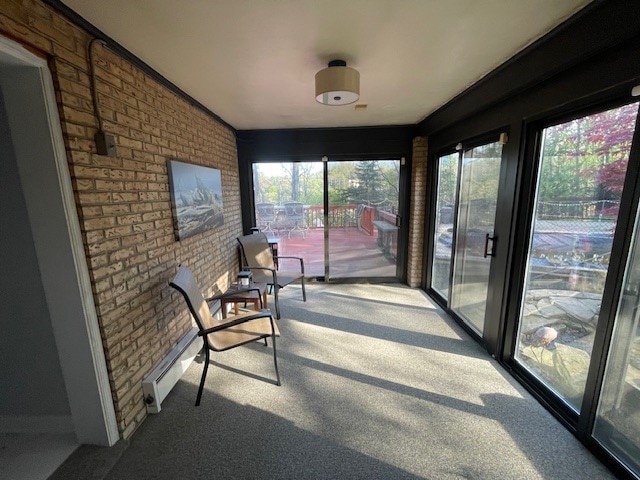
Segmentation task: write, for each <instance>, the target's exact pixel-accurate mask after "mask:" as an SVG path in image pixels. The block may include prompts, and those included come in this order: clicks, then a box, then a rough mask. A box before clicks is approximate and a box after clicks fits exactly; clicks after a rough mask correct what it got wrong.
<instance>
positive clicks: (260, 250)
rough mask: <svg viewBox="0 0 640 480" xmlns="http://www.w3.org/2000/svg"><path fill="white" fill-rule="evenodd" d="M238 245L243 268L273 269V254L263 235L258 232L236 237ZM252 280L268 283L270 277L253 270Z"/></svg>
mask: <svg viewBox="0 0 640 480" xmlns="http://www.w3.org/2000/svg"><path fill="white" fill-rule="evenodd" d="M238 243H239V244H240V247H241V249H242V262H243V265H244V266H248V267H267V268H275V263H274V261H273V252H272V250H271V246H270V245H269V241H268V240H267V236H266V235H265V234H264V233H262V232H258V233H254V234H252V235H245V236H243V237H238ZM253 279H254V280H255V281H256V282H258V283H268V282H269V281H270V280H272V277H271V275H267V274H265V273H263V272H262V271H260V270H254V271H253Z"/></svg>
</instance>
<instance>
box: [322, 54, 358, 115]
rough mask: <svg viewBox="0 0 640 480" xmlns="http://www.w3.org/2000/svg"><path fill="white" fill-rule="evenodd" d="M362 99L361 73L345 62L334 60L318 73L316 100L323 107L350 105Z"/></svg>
mask: <svg viewBox="0 0 640 480" xmlns="http://www.w3.org/2000/svg"><path fill="white" fill-rule="evenodd" d="M359 98H360V72H358V71H357V70H355V69H353V68H350V67H347V64H346V62H345V61H343V60H332V61H331V62H329V66H328V67H327V68H324V69H322V70H320V71H319V72H318V73H316V100H317V101H318V102H320V103H322V104H323V105H349V104H350V103H354V102H357V101H358V99H359Z"/></svg>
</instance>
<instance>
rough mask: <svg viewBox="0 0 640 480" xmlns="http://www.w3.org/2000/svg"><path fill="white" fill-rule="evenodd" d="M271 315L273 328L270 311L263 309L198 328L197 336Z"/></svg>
mask: <svg viewBox="0 0 640 480" xmlns="http://www.w3.org/2000/svg"><path fill="white" fill-rule="evenodd" d="M266 317H271V328H272V329H273V316H272V315H271V312H268V311H264V312H259V313H255V314H253V315H247V316H242V318H236V319H235V320H231V321H229V322H225V323H221V324H220V325H216V326H215V327H211V328H207V329H205V330H200V331H199V332H198V336H199V337H203V336H205V335H209V334H210V333H214V332H219V331H220V330H225V329H227V328H229V327H235V326H236V325H242V324H243V323H246V322H248V321H250V320H256V319H257V318H266Z"/></svg>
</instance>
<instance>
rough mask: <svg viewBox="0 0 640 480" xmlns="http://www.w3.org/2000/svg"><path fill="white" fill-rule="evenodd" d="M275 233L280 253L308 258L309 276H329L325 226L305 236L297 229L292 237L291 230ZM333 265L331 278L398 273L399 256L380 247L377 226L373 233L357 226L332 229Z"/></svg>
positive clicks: (313, 229)
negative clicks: (326, 263)
mask: <svg viewBox="0 0 640 480" xmlns="http://www.w3.org/2000/svg"><path fill="white" fill-rule="evenodd" d="M274 236H276V238H278V255H281V256H287V255H291V256H296V257H302V258H303V259H304V266H305V276H307V277H320V276H324V275H325V271H324V229H322V228H310V229H308V230H306V231H305V235H303V234H302V232H300V231H295V230H294V231H293V232H292V233H291V238H289V235H288V233H287V232H280V233H278V234H275V235H274ZM394 248H395V246H394ZM394 253H395V252H394ZM395 256H396V255H394V257H395ZM289 261H290V260H289ZM329 264H330V271H329V278H345V277H395V276H396V264H395V259H394V258H392V257H391V256H385V255H384V253H383V251H382V248H381V247H380V246H378V242H377V231H376V230H375V229H374V232H373V234H369V233H367V232H366V231H362V230H359V229H358V228H356V227H347V228H338V227H335V228H331V229H330V231H329ZM284 266H285V268H286V264H284Z"/></svg>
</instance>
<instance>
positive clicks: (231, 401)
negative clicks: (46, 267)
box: [60, 284, 614, 480]
mask: <svg viewBox="0 0 640 480" xmlns="http://www.w3.org/2000/svg"><path fill="white" fill-rule="evenodd" d="M299 290H300V287H299V286H295V285H292V286H289V287H287V288H286V289H284V290H283V291H282V293H281V307H282V319H281V320H280V323H279V325H280V330H281V337H280V338H279V339H278V342H277V348H278V359H279V366H280V373H281V378H282V386H281V387H277V386H275V385H274V383H273V381H274V378H275V373H274V370H273V362H272V356H271V355H272V351H271V346H269V347H268V348H267V347H265V346H264V345H263V344H259V343H255V344H251V345H248V346H244V347H241V348H237V349H234V350H231V351H229V352H224V353H218V354H213V355H212V362H213V365H212V367H211V368H210V369H209V375H208V378H207V383H206V387H205V392H204V395H203V399H202V405H201V406H200V407H197V408H196V407H194V406H193V402H194V400H195V397H196V392H197V387H198V382H199V378H200V374H201V372H202V364H201V363H198V361H196V362H194V363H193V364H192V365H191V367H190V368H189V369H188V371H187V372H186V374H185V375H184V377H183V379H182V380H181V381H180V382H179V383H178V384H177V385H176V387H175V388H174V390H173V391H172V392H171V394H170V395H169V397H168V398H167V399H166V400H165V402H164V403H163V405H162V412H161V413H160V414H159V415H152V416H149V417H148V418H147V420H146V421H145V422H144V423H143V424H142V426H141V427H140V428H139V430H138V431H137V432H136V433H135V434H134V436H133V437H132V439H131V440H130V441H129V442H128V445H127V447H126V448H125V449H123V451H121V452H119V453H118V457H119V458H118V459H117V460H116V461H115V464H114V465H113V467H112V468H111V469H110V471H109V472H108V474H106V478H107V479H111V480H126V479H131V480H141V479H200V478H202V479H205V478H206V479H257V478H261V479H262V478H264V479H359V478H361V479H386V480H389V479H399V478H403V479H422V478H424V479H459V478H465V479H581V480H582V479H586V478H589V479H591V478H597V479H606V478H614V477H613V476H612V475H611V474H610V473H609V472H608V470H607V469H606V468H605V467H604V466H602V464H600V463H599V462H598V461H597V460H596V459H595V457H593V456H592V455H591V454H590V453H589V452H588V451H587V450H586V449H585V448H584V447H583V446H582V445H581V444H580V443H579V442H578V441H577V440H576V439H575V438H574V437H573V436H572V435H571V434H570V433H569V432H568V431H567V430H565V429H564V428H563V427H562V426H561V425H560V424H559V423H558V422H557V421H556V420H555V419H554V418H553V417H552V416H551V414H549V413H548V412H547V411H546V410H545V409H544V408H543V407H542V406H541V405H540V404H539V403H538V402H537V401H536V400H534V399H533V398H532V397H531V396H530V395H529V394H528V393H527V392H526V391H525V390H524V389H523V388H522V387H521V386H520V385H519V384H518V383H517V382H516V381H515V380H514V379H512V378H511V377H510V376H509V375H508V374H507V373H506V372H505V371H504V370H503V369H502V368H501V367H500V366H499V365H498V364H497V363H496V362H495V361H494V360H493V359H491V358H490V356H489V355H488V354H487V353H486V352H485V351H484V350H483V349H482V348H481V347H480V346H478V345H477V344H476V343H475V342H474V341H473V340H471V339H470V338H469V337H468V335H466V334H465V333H464V332H463V331H462V330H461V329H460V328H459V327H458V326H457V325H456V324H455V323H454V322H453V321H452V320H451V319H449V318H448V317H447V316H446V315H444V314H443V313H442V311H441V310H440V309H439V308H438V307H436V306H434V305H433V304H432V303H431V302H430V301H429V300H428V299H427V297H426V296H425V295H424V293H422V292H420V291H419V290H413V289H410V288H408V287H405V286H400V285H327V284H311V285H309V286H308V290H307V296H308V301H307V302H306V303H303V302H302V300H301V295H300V291H299ZM79 454H80V455H81V454H82V452H81V451H80V452H79ZM60 473H62V472H60ZM65 477H66V478H73V474H72V473H70V471H69V470H67V474H66V475H65ZM83 477H84V478H86V477H87V476H86V474H85V475H83Z"/></svg>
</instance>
